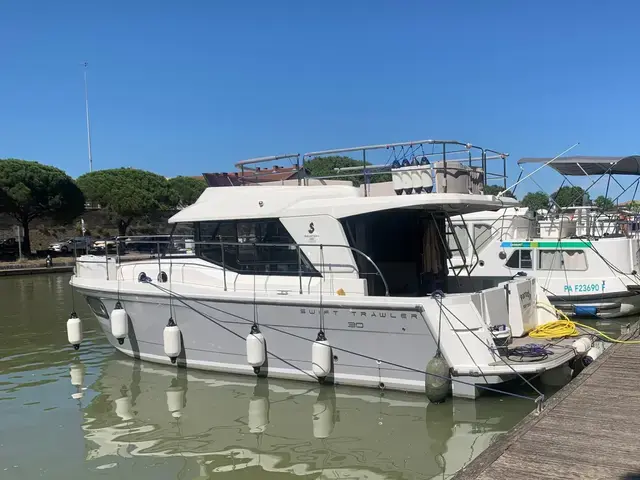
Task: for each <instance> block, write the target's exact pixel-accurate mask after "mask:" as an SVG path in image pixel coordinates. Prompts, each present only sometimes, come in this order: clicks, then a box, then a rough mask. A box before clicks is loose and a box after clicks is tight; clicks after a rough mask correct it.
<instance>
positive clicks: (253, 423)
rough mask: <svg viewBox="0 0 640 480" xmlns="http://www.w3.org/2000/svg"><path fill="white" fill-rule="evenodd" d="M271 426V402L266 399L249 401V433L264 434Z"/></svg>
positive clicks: (260, 398)
mask: <svg viewBox="0 0 640 480" xmlns="http://www.w3.org/2000/svg"><path fill="white" fill-rule="evenodd" d="M268 424H269V400H268V399H266V398H264V397H257V398H252V399H251V400H249V421H248V426H249V431H250V432H251V433H263V432H264V431H265V430H266V429H267V425H268Z"/></svg>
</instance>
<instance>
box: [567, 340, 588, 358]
mask: <svg viewBox="0 0 640 480" xmlns="http://www.w3.org/2000/svg"><path fill="white" fill-rule="evenodd" d="M571 346H572V347H573V348H574V350H575V351H576V352H577V353H578V355H584V354H585V353H587V352H588V351H589V349H590V348H591V340H589V338H588V337H581V338H579V339H577V340H576V341H575V342H573V344H572V345H571Z"/></svg>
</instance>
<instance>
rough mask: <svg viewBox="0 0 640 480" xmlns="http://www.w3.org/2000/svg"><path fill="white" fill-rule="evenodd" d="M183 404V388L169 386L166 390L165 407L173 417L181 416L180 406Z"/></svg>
mask: <svg viewBox="0 0 640 480" xmlns="http://www.w3.org/2000/svg"><path fill="white" fill-rule="evenodd" d="M183 406H184V389H182V388H180V387H171V388H169V389H168V390H167V409H168V410H169V413H171V416H172V417H173V418H179V417H181V416H182V411H181V410H182V407H183Z"/></svg>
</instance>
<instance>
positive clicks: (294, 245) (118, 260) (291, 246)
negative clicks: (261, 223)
mask: <svg viewBox="0 0 640 480" xmlns="http://www.w3.org/2000/svg"><path fill="white" fill-rule="evenodd" d="M150 236H156V237H159V236H160V235H144V236H142V235H141V236H140V238H148V237H150ZM181 237H187V238H193V237H190V236H188V235H184V236H181ZM123 238H129V239H132V238H134V239H135V238H137V237H135V236H134V237H131V236H128V237H116V245H119V242H120V240H121V239H123ZM131 243H143V244H151V245H156V251H157V252H158V262H159V261H160V256H165V255H166V254H167V252H166V251H164V252H162V251H161V249H160V245H165V244H166V245H174V244H175V242H174V241H173V239H172V238H171V237H170V238H169V240H168V241H161V240H139V241H134V242H131ZM189 244H190V245H192V246H194V247H195V246H197V245H214V246H219V247H220V249H221V251H222V257H221V258H222V270H223V275H224V283H225V291H226V290H227V287H226V270H227V267H226V265H225V262H224V247H225V246H252V247H275V248H289V249H292V250H296V251H297V254H298V277H299V282H300V292H301V293H302V256H301V247H315V248H321V249H322V248H346V249H348V250H350V251H351V252H355V253H356V254H358V255H360V256H361V257H363V258H364V259H365V260H366V261H367V262H369V263H370V264H371V265H372V266H373V268H374V269H375V270H376V274H377V275H378V276H379V277H380V279H381V280H382V283H383V284H384V290H385V296H386V297H388V296H389V295H390V294H389V284H388V283H387V280H386V278H385V277H384V275H383V273H382V271H381V270H380V268H379V267H378V265H377V264H376V263H375V262H374V261H373V260H372V259H371V257H369V255H367V254H366V253H364V252H363V251H362V250H360V249H358V248H355V247H352V246H350V245H340V244H321V243H258V242H224V241H206V240H205V241H202V240H199V241H196V240H194V241H192V242H189ZM105 255H107V252H106V250H105ZM120 263H121V256H120V248H119V247H117V248H116V264H120ZM354 269H355V271H356V272H358V275H365V274H366V273H364V272H360V271H359V269H358V267H357V264H356V265H355V266H354Z"/></svg>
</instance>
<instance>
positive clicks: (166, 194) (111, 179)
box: [77, 168, 178, 235]
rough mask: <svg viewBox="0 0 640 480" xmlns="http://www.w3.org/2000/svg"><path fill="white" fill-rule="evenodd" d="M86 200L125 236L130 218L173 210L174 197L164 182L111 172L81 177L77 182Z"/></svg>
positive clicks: (127, 170)
mask: <svg viewBox="0 0 640 480" xmlns="http://www.w3.org/2000/svg"><path fill="white" fill-rule="evenodd" d="M77 183H78V186H79V187H80V189H81V190H82V191H83V193H84V195H85V197H86V198H87V200H89V201H90V202H92V203H96V204H99V205H100V207H101V208H104V209H105V210H106V211H107V212H108V213H109V214H110V215H111V216H112V217H113V218H114V220H115V221H116V222H117V224H118V233H119V235H126V234H127V229H128V228H129V225H131V222H132V221H133V219H134V218H139V217H144V216H146V215H149V214H151V213H154V212H157V211H159V210H167V209H172V208H175V207H176V205H177V204H178V195H177V194H176V192H175V191H174V190H173V189H172V188H171V187H170V186H169V182H168V181H167V179H166V178H164V177H162V176H160V175H156V174H155V173H152V172H147V171H145V170H137V169H135V168H114V169H110V170H98V171H95V172H91V173H85V174H84V175H82V176H80V177H79V178H78V180H77Z"/></svg>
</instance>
